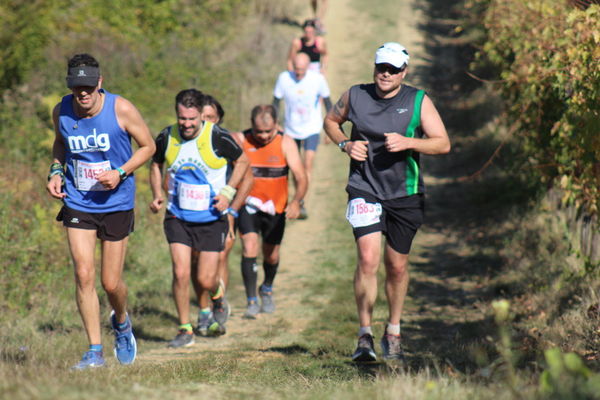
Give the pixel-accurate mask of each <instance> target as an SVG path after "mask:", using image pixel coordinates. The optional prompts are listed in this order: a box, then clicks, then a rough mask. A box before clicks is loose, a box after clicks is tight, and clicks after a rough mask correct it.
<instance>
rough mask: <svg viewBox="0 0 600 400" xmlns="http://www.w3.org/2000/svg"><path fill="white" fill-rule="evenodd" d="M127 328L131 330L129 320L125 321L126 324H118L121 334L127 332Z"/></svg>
mask: <svg viewBox="0 0 600 400" xmlns="http://www.w3.org/2000/svg"><path fill="white" fill-rule="evenodd" d="M127 328H129V324H128V323H127V320H125V322H123V323H122V324H120V323H118V322H117V329H118V330H119V331H121V332H123V331H125V330H127Z"/></svg>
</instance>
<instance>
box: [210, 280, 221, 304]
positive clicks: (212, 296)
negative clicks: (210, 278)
mask: <svg viewBox="0 0 600 400" xmlns="http://www.w3.org/2000/svg"><path fill="white" fill-rule="evenodd" d="M223 294H224V290H223V286H222V285H221V284H220V283H219V286H217V291H216V292H214V293H211V294H210V298H211V299H213V300H217V299H220V298H221V297H223Z"/></svg>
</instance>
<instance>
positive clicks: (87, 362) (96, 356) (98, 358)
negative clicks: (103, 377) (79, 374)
mask: <svg viewBox="0 0 600 400" xmlns="http://www.w3.org/2000/svg"><path fill="white" fill-rule="evenodd" d="M104 365H105V363H104V357H103V356H102V352H101V351H86V352H85V353H84V354H83V357H82V358H81V361H79V363H77V364H75V365H73V366H72V367H71V369H72V370H75V371H82V370H84V369H88V368H98V367H104Z"/></svg>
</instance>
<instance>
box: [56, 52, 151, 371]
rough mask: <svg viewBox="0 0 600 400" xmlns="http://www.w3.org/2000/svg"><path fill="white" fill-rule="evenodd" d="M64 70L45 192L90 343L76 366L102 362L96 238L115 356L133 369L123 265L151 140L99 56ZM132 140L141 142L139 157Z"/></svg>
mask: <svg viewBox="0 0 600 400" xmlns="http://www.w3.org/2000/svg"><path fill="white" fill-rule="evenodd" d="M67 71H68V72H67V87H68V88H69V89H71V92H72V93H71V94H69V95H67V96H65V97H63V98H62V101H61V102H60V103H59V104H57V105H56V107H54V111H53V113H52V118H53V121H54V130H55V134H56V135H55V138H54V145H53V147H52V156H53V157H54V160H53V163H52V165H51V166H50V174H49V175H48V185H47V187H46V189H47V190H48V193H50V195H51V196H52V197H54V198H57V199H61V200H62V201H63V203H64V206H63V207H62V209H61V210H60V213H59V214H58V216H57V218H56V219H57V220H58V221H62V222H63V225H64V226H65V227H66V230H67V240H68V242H69V249H70V251H71V257H72V258H73V264H74V267H75V283H76V289H77V290H76V298H77V307H78V309H79V314H80V315H81V319H82V320H83V325H84V327H85V331H86V334H87V337H88V341H89V344H90V347H89V351H87V352H86V353H85V354H84V355H83V358H82V359H81V361H80V362H79V363H78V364H76V365H75V366H73V369H76V370H83V369H87V368H93V367H101V366H104V365H105V361H104V355H103V347H102V341H101V326H100V305H99V300H98V294H97V293H96V285H95V283H96V282H95V281H96V270H95V263H94V253H95V250H96V239H100V243H101V254H102V255H101V260H102V261H101V269H102V271H101V276H102V278H101V279H102V287H103V288H104V291H105V292H106V294H107V296H108V301H109V303H110V305H111V307H112V310H113V311H112V312H111V316H110V323H111V326H112V328H113V332H114V335H115V347H114V351H115V355H116V357H117V359H118V360H119V362H120V363H121V364H131V363H133V362H134V360H135V357H136V354H137V345H136V341H135V337H134V336H133V331H132V328H131V320H130V318H129V316H128V314H127V286H126V285H125V282H124V281H123V267H124V261H125V252H126V249H127V240H128V236H129V234H130V233H131V232H133V225H134V213H133V207H134V203H135V180H134V177H133V171H135V170H136V169H138V168H139V167H140V166H142V165H143V164H144V163H145V162H146V161H147V160H149V159H150V157H151V156H152V154H153V153H154V142H153V141H152V136H151V135H150V131H149V130H148V127H147V126H146V123H145V122H144V120H143V119H142V116H141V115H140V113H139V112H138V110H137V109H136V108H135V106H134V105H133V104H131V103H130V102H129V101H128V100H126V99H124V98H123V97H120V96H118V95H115V94H112V93H110V92H108V91H106V90H105V89H102V83H103V80H102V76H101V74H100V65H99V63H98V61H97V60H96V59H95V58H94V57H92V56H91V55H89V54H76V55H75V56H73V57H72V58H71V59H70V60H69V62H68V68H67ZM131 138H133V140H135V142H136V143H137V145H138V149H137V150H136V151H135V152H134V151H133V150H132V147H131ZM63 185H64V186H63Z"/></svg>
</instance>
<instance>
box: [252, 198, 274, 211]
mask: <svg viewBox="0 0 600 400" xmlns="http://www.w3.org/2000/svg"><path fill="white" fill-rule="evenodd" d="M251 209H254V210H253V211H254V212H252V211H250V210H251ZM246 210H247V211H248V213H249V214H254V213H255V212H256V210H259V211H262V212H264V213H266V214H269V215H275V214H276V211H275V203H273V200H268V201H265V202H263V201H262V200H261V199H259V198H258V197H254V196H248V197H246Z"/></svg>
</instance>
